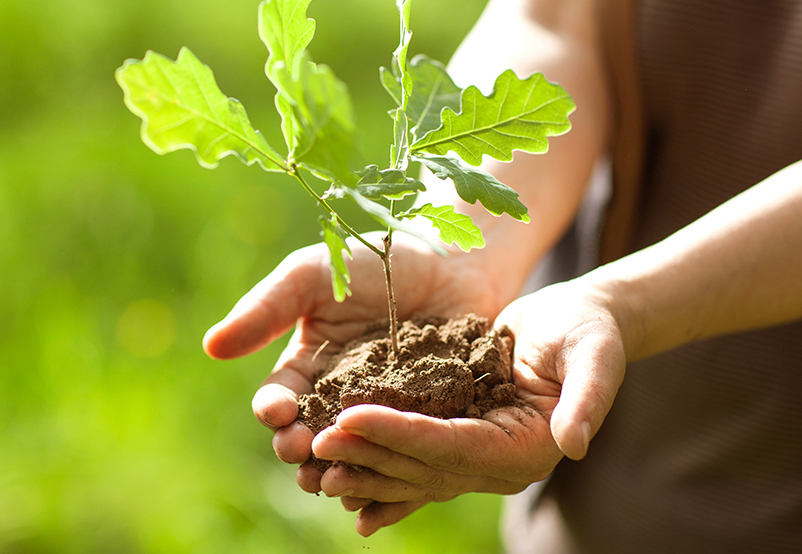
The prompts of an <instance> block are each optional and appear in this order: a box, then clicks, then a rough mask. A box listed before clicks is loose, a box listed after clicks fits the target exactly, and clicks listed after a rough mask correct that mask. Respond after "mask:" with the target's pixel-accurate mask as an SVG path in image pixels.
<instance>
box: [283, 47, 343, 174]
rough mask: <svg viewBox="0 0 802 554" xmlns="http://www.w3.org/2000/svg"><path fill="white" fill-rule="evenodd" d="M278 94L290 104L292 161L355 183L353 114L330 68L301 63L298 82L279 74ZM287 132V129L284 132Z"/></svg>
mask: <svg viewBox="0 0 802 554" xmlns="http://www.w3.org/2000/svg"><path fill="white" fill-rule="evenodd" d="M277 75H278V76H279V78H280V79H281V85H280V86H281V88H280V90H279V93H278V94H279V95H280V96H281V98H282V100H283V101H286V102H287V106H288V107H289V112H290V113H291V117H292V122H293V123H292V126H291V127H289V128H290V129H291V131H292V133H293V137H292V140H291V141H288V145H290V144H291V145H292V148H291V150H290V154H289V159H290V160H291V161H293V162H295V163H297V164H300V165H302V166H303V167H305V168H306V169H308V170H309V171H311V172H312V173H314V174H315V175H316V176H318V177H320V178H322V179H325V180H328V181H332V182H334V181H340V182H342V183H345V184H352V183H353V181H354V179H353V172H351V170H350V168H349V167H348V163H349V161H350V159H351V157H352V155H353V151H354V134H355V131H356V126H355V123H354V112H353V107H352V105H351V97H350V95H349V94H348V88H347V87H346V86H345V84H344V83H343V82H342V81H340V80H339V79H337V77H336V76H335V75H334V73H333V72H332V71H331V69H330V68H329V67H328V66H325V65H318V64H315V63H312V62H309V61H302V62H301V65H300V70H299V76H298V80H297V81H293V80H292V78H291V76H290V75H289V73H288V72H285V71H279V72H277ZM284 130H285V132H286V128H285V129H284Z"/></svg>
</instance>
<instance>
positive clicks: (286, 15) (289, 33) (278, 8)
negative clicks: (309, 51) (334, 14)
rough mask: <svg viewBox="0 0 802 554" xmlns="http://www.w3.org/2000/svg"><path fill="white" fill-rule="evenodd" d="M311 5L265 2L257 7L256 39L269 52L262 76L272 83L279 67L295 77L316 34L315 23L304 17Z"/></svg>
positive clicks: (276, 0) (292, 1)
mask: <svg viewBox="0 0 802 554" xmlns="http://www.w3.org/2000/svg"><path fill="white" fill-rule="evenodd" d="M310 1H311V0H265V1H264V2H262V3H261V4H260V5H259V38H261V39H262V42H263V43H264V44H265V46H267V49H268V51H269V52H270V55H269V56H268V58H267V64H266V66H265V72H266V73H267V76H268V77H269V78H270V79H271V80H273V77H272V76H271V74H272V73H273V72H274V70H275V69H276V67H277V66H279V64H281V66H283V67H286V68H289V71H290V73H291V74H294V75H297V73H298V65H299V64H300V61H301V58H302V57H303V54H304V51H305V49H306V47H307V46H308V45H309V43H310V42H311V40H312V37H313V36H314V34H315V20H314V19H308V18H307V17H306V9H307V8H308V7H309V2H310ZM274 84H276V83H275V81H274Z"/></svg>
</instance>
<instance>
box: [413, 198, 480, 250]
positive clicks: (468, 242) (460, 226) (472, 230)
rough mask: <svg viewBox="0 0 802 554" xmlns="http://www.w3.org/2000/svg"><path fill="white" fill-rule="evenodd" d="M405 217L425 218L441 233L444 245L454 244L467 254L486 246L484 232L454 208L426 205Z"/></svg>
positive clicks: (414, 209)
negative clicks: (472, 249) (473, 249)
mask: <svg viewBox="0 0 802 554" xmlns="http://www.w3.org/2000/svg"><path fill="white" fill-rule="evenodd" d="M404 217H425V218H426V219H428V220H429V221H431V222H432V225H433V226H434V227H435V229H437V230H438V231H439V232H440V239H441V240H442V241H443V242H444V243H446V244H449V245H450V244H452V243H454V244H456V245H457V246H458V247H459V248H461V249H462V250H463V251H465V252H468V251H469V250H470V249H471V248H482V247H483V246H484V245H485V239H484V237H482V230H481V229H479V227H477V226H476V225H475V224H474V223H473V221H472V220H471V218H470V217H468V216H467V215H463V214H460V213H457V212H456V211H454V206H437V207H435V206H432V205H431V204H425V205H423V206H421V207H419V208H413V209H411V210H409V211H408V212H407V213H406V214H404Z"/></svg>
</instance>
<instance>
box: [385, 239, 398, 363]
mask: <svg viewBox="0 0 802 554" xmlns="http://www.w3.org/2000/svg"><path fill="white" fill-rule="evenodd" d="M382 241H383V242H384V255H383V256H382V257H381V259H382V263H383V264H384V277H385V281H386V283H387V305H388V308H389V311H390V344H391V345H392V348H393V358H394V359H396V360H397V359H398V313H397V311H396V306H395V293H394V292H393V272H392V268H391V267H390V247H391V246H392V244H393V236H392V230H390V232H389V233H387V235H386V236H385V237H384V238H383V239H382Z"/></svg>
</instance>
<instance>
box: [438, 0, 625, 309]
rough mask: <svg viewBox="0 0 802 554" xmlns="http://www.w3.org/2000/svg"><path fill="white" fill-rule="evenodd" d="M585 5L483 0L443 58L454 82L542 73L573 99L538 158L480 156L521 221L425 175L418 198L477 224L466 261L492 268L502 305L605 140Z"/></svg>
mask: <svg viewBox="0 0 802 554" xmlns="http://www.w3.org/2000/svg"><path fill="white" fill-rule="evenodd" d="M595 21H596V19H595V16H594V14H593V3H592V2H589V1H587V0H545V1H544V0H491V2H490V3H489V5H488V8H487V9H486V11H485V13H484V14H483V15H482V17H481V19H480V20H479V22H478V23H477V25H476V26H475V28H474V29H473V30H472V31H471V33H470V34H469V35H468V37H466V39H465V41H464V42H463V44H462V45H461V46H460V48H459V49H458V51H457V53H456V54H455V56H454V58H453V59H452V60H451V62H450V64H449V71H450V73H451V74H452V75H453V76H454V78H455V80H456V82H457V83H458V84H459V85H460V86H467V85H468V84H475V85H477V86H479V87H480V88H481V89H482V90H483V92H485V93H488V92H489V91H490V90H491V88H492V84H493V80H494V78H495V77H496V76H497V75H498V74H500V73H501V72H502V71H504V70H505V69H508V68H512V69H513V70H514V71H515V72H516V73H517V74H518V75H519V76H521V77H523V76H526V75H529V74H531V73H534V72H542V73H543V74H544V75H545V76H546V78H547V79H549V80H550V81H554V82H557V83H559V84H560V85H562V86H563V87H564V88H565V89H566V90H567V91H568V93H569V94H571V96H572V97H573V98H574V100H575V102H576V104H577V110H576V112H574V114H572V116H571V123H572V130H571V131H570V132H569V133H568V134H566V135H564V136H560V137H555V138H552V139H550V149H549V152H548V153H547V154H545V155H532V154H525V153H521V152H518V153H516V155H515V159H514V161H513V162H511V163H502V162H497V161H495V160H489V159H487V158H486V161H485V163H484V164H483V168H484V169H486V170H487V171H489V172H491V173H492V174H494V175H495V176H496V178H498V179H499V180H500V181H502V182H503V183H505V184H507V185H509V186H511V187H512V188H513V189H515V190H516V192H518V194H519V195H520V197H521V200H522V202H523V203H524V204H525V205H526V206H527V207H528V209H529V213H530V218H531V222H530V223H529V224H528V225H524V224H522V223H520V222H518V221H514V220H512V219H511V218H509V217H506V216H504V217H500V218H497V217H493V216H491V215H489V214H487V213H486V212H485V211H484V210H483V209H481V208H479V207H478V206H470V205H467V204H465V203H464V202H461V201H460V200H459V199H458V198H456V196H455V194H454V192H453V190H452V189H451V188H450V187H440V186H438V183H437V182H436V181H437V180H436V179H435V180H434V181H432V180H429V183H430V187H429V192H428V193H427V199H426V201H432V202H434V203H435V204H437V203H454V204H456V205H457V206H458V211H461V212H463V213H467V214H469V215H471V217H472V218H474V221H475V222H476V223H477V224H478V225H479V226H480V227H481V229H482V231H483V233H484V235H485V239H486V242H487V246H486V248H485V249H484V250H483V251H481V252H473V253H471V254H470V257H471V258H472V263H475V264H479V265H481V266H482V267H486V268H488V269H489V270H490V271H494V272H496V275H494V276H492V280H493V282H496V283H499V284H500V286H501V284H503V287H504V290H503V291H501V292H500V294H501V296H502V297H504V300H505V303H506V302H509V301H511V300H512V299H513V298H514V297H515V296H516V295H517V294H518V293H519V292H520V288H521V286H522V284H523V281H524V280H525V278H526V276H527V275H528V274H529V272H530V271H531V269H532V267H533V266H534V265H535V263H537V261H538V260H539V259H540V258H541V257H542V256H543V255H544V254H545V253H546V252H547V251H548V250H549V249H550V248H551V247H552V246H553V245H554V243H556V241H557V240H558V239H559V238H560V236H562V234H563V233H564V232H565V230H566V229H567V227H568V226H569V225H570V223H571V221H573V219H574V217H575V215H576V213H577V210H578V208H579V205H580V203H581V201H582V198H583V195H584V192H585V188H586V185H587V183H588V181H589V178H590V175H591V173H592V171H593V167H594V164H595V162H596V160H597V159H598V158H599V157H600V156H601V155H602V153H603V152H604V149H605V146H606V140H607V133H608V118H609V106H608V103H609V98H608V92H607V81H606V76H605V72H604V68H603V64H602V61H601V57H600V48H599V45H598V36H597V30H596V26H595Z"/></svg>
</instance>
